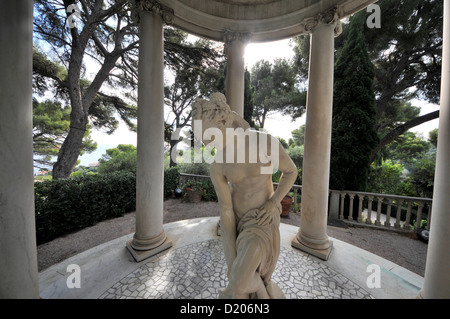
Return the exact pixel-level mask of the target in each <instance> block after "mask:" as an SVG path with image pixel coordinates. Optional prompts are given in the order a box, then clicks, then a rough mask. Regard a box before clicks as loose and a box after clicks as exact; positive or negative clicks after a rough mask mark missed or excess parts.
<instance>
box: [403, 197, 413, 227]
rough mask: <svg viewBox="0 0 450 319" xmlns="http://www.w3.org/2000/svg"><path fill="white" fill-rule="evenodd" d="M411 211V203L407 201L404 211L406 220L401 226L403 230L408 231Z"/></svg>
mask: <svg viewBox="0 0 450 319" xmlns="http://www.w3.org/2000/svg"><path fill="white" fill-rule="evenodd" d="M411 209H412V202H411V201H408V208H407V210H406V220H405V224H404V225H403V229H405V230H409V229H410V227H409V222H410V220H411Z"/></svg>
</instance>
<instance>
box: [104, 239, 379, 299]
mask: <svg viewBox="0 0 450 319" xmlns="http://www.w3.org/2000/svg"><path fill="white" fill-rule="evenodd" d="M226 273H227V267H226V263H225V258H224V255H223V251H222V244H221V242H220V240H219V239H214V240H208V241H203V242H199V243H195V244H191V245H189V246H186V247H181V248H178V249H174V250H171V251H169V252H168V253H167V254H165V255H162V256H161V257H159V258H158V259H157V260H154V261H152V262H148V263H146V264H144V265H143V266H142V267H140V268H138V269H136V270H135V271H134V272H132V273H130V274H129V275H127V276H126V277H124V278H122V279H121V280H120V281H119V282H117V283H116V284H115V285H114V286H112V287H111V288H109V289H108V290H107V291H105V292H104V293H103V294H102V295H101V296H100V298H101V299H117V298H132V299H140V298H142V299H216V298H217V297H218V290H219V289H224V288H225V287H226V285H227V279H226ZM273 281H274V282H276V283H277V284H278V286H279V287H280V288H281V289H282V290H283V292H284V293H285V295H286V298H288V299H321V298H322V299H339V298H343V299H372V298H373V297H372V296H371V295H370V294H369V293H368V292H367V291H365V290H364V289H363V288H362V287H360V286H358V285H356V284H355V283H354V282H352V281H351V280H350V279H348V278H346V277H344V276H343V275H341V274H339V273H337V272H335V271H334V270H333V269H331V268H329V267H328V266H326V265H325V264H323V263H320V262H318V261H316V260H315V259H313V258H311V257H309V256H307V255H304V254H302V253H300V252H296V251H293V250H290V249H288V248H284V247H282V249H281V252H280V258H279V260H278V263H277V268H276V270H275V273H274V275H273Z"/></svg>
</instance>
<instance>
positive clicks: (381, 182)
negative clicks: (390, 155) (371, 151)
mask: <svg viewBox="0 0 450 319" xmlns="http://www.w3.org/2000/svg"><path fill="white" fill-rule="evenodd" d="M404 170H405V167H404V166H403V165H402V164H400V163H394V162H393V161H391V160H387V161H383V162H382V163H381V165H376V164H372V166H371V171H370V174H369V176H368V180H369V182H368V185H369V186H368V190H369V191H370V192H372V193H379V194H395V195H407V194H405V193H404V190H405V183H406V176H404V174H403V172H404Z"/></svg>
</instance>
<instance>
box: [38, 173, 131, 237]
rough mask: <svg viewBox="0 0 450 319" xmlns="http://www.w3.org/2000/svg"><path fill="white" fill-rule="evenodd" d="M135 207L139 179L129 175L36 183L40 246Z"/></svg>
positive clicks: (114, 174) (97, 176)
mask: <svg viewBox="0 0 450 319" xmlns="http://www.w3.org/2000/svg"><path fill="white" fill-rule="evenodd" d="M135 207H136V176H135V175H134V174H132V173H129V172H118V173H113V174H106V175H87V176H81V177H76V178H72V179H58V180H52V181H44V182H40V183H35V214H36V237H37V242H38V244H42V243H44V242H47V241H50V240H52V239H54V238H56V237H58V236H61V235H63V234H67V233H70V232H73V231H76V230H79V229H82V228H85V227H88V226H92V225H94V224H95V223H97V222H99V221H102V220H105V219H108V218H114V217H119V216H123V214H125V213H128V212H131V211H134V210H135Z"/></svg>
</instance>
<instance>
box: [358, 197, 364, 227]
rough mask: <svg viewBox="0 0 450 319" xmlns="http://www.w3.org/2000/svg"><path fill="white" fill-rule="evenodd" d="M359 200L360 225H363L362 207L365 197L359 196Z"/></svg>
mask: <svg viewBox="0 0 450 319" xmlns="http://www.w3.org/2000/svg"><path fill="white" fill-rule="evenodd" d="M358 198H359V205H358V223H362V207H363V201H364V196H362V195H359V194H358Z"/></svg>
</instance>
